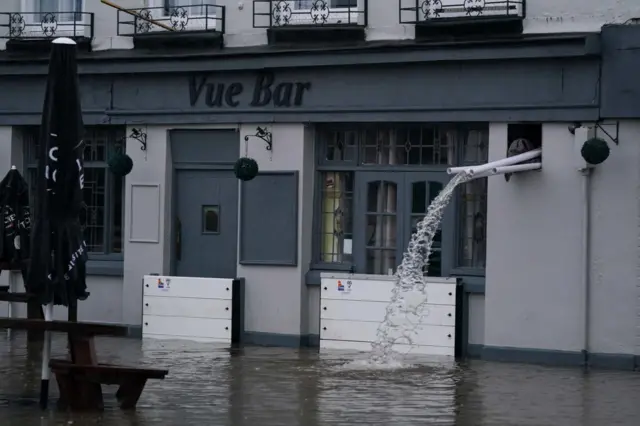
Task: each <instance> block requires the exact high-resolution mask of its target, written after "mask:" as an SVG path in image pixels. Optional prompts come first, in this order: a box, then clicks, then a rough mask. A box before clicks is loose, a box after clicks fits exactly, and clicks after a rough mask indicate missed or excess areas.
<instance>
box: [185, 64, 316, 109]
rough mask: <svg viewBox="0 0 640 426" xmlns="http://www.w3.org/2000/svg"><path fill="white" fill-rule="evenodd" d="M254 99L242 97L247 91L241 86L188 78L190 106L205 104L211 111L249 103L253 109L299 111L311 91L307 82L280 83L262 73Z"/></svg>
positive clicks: (253, 91) (252, 93) (253, 93)
mask: <svg viewBox="0 0 640 426" xmlns="http://www.w3.org/2000/svg"><path fill="white" fill-rule="evenodd" d="M249 90H250V91H251V98H250V100H249V99H248V97H247V96H243V95H244V94H245V92H246V88H245V86H244V84H243V83H242V82H239V81H234V82H231V83H221V82H217V81H215V80H214V79H212V78H210V77H208V76H200V77H197V76H190V77H189V103H190V104H191V106H192V107H194V106H196V105H198V103H201V102H203V103H204V104H205V105H206V106H208V107H211V108H221V107H229V108H235V107H237V106H239V105H240V104H241V103H243V99H244V100H248V102H247V103H248V105H249V106H251V107H266V106H274V107H285V108H286V107H296V106H302V105H303V104H304V95H305V94H306V93H307V92H309V91H310V90H311V82H308V81H280V82H277V81H276V79H275V76H274V75H273V73H270V72H265V73H260V74H258V76H257V77H256V79H255V82H254V83H253V85H252V87H251V88H249Z"/></svg>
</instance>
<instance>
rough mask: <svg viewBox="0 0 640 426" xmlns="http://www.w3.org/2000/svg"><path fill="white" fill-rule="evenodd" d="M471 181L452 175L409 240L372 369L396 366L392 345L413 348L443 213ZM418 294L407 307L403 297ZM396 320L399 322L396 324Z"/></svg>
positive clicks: (373, 353) (372, 356) (463, 176)
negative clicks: (426, 273)
mask: <svg viewBox="0 0 640 426" xmlns="http://www.w3.org/2000/svg"><path fill="white" fill-rule="evenodd" d="M470 179H471V177H470V176H468V175H467V174H466V173H464V172H462V173H459V174H457V175H455V176H454V177H453V178H452V179H451V180H450V181H449V183H448V184H447V186H445V187H444V188H443V189H442V191H440V193H439V194H438V196H437V197H436V198H435V199H434V200H433V202H432V203H431V204H430V205H429V208H428V209H427V214H426V215H425V217H424V219H422V220H421V221H420V222H419V223H418V226H417V230H416V232H415V233H414V234H413V235H412V236H411V240H410V241H409V246H408V247H407V251H406V252H405V253H404V255H403V257H402V263H401V264H400V266H398V271H397V272H396V276H395V277H396V283H395V286H394V288H393V290H392V293H391V301H390V302H389V305H387V310H386V314H385V317H384V319H383V320H382V322H381V323H380V325H379V326H378V331H377V335H376V341H375V342H374V343H372V344H371V348H372V352H371V357H370V360H369V361H370V364H371V365H381V364H385V365H386V364H389V365H394V366H395V365H398V361H397V360H396V359H394V356H393V355H394V351H393V345H395V344H397V343H404V344H409V345H412V344H413V335H414V334H415V333H416V328H417V327H418V324H420V322H421V321H420V319H421V318H422V317H424V316H425V315H426V313H425V312H424V310H425V309H424V308H425V305H426V304H427V289H426V287H427V285H426V281H425V277H424V272H423V271H424V270H425V268H426V267H427V266H429V256H430V255H431V245H432V244H433V238H434V236H435V234H436V232H437V231H438V227H439V226H440V222H441V221H442V215H443V214H444V210H445V208H446V207H447V205H448V204H449V201H450V200H451V197H452V196H453V191H454V190H455V188H456V186H458V185H459V184H461V183H464V182H467V181H468V180H470ZM416 291H417V292H419V293H420V294H419V301H418V303H417V304H416V303H415V302H413V301H412V303H407V301H406V298H405V296H406V295H407V294H408V293H409V292H416ZM408 317H414V318H418V320H417V321H410V320H407V319H408ZM398 318H401V320H400V321H398Z"/></svg>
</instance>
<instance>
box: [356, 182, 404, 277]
mask: <svg viewBox="0 0 640 426" xmlns="http://www.w3.org/2000/svg"><path fill="white" fill-rule="evenodd" d="M357 176H358V177H357V181H356V191H355V193H356V208H355V213H356V215H355V221H354V240H355V241H354V254H355V256H354V259H355V262H356V268H355V269H356V271H357V272H359V273H364V274H379V275H389V274H393V273H395V271H396V267H397V265H398V264H399V263H400V261H401V259H402V258H401V256H402V251H403V247H402V229H403V223H402V219H403V217H402V215H401V214H399V212H401V211H402V207H403V206H402V204H403V199H404V197H403V186H404V185H403V183H404V182H403V181H404V175H403V174H402V173H388V172H366V173H360V174H358V175H357Z"/></svg>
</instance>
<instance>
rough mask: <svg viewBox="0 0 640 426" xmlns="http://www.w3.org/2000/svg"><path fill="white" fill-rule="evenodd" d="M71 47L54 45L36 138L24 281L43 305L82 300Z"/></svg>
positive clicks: (80, 167)
mask: <svg viewBox="0 0 640 426" xmlns="http://www.w3.org/2000/svg"><path fill="white" fill-rule="evenodd" d="M79 89H80V88H79V81H78V70H77V62H76V46H75V43H74V42H73V41H72V40H70V39H66V38H62V39H56V40H54V41H53V43H52V50H51V58H50V62H49V77H48V80H47V88H46V94H45V101H44V108H43V112H42V124H41V126H40V135H39V142H40V144H39V148H40V151H39V159H38V178H37V193H36V201H35V204H36V206H35V212H34V213H35V214H34V217H33V220H32V223H33V232H32V250H31V261H30V267H29V273H28V279H27V286H28V289H29V291H30V292H32V293H34V294H37V295H39V296H40V301H41V303H42V304H47V303H50V302H52V301H53V303H54V304H56V305H64V306H69V304H70V303H74V304H75V301H76V300H84V299H86V297H87V296H88V293H87V291H86V289H87V286H86V268H85V264H86V260H87V246H86V243H85V241H84V237H83V229H82V227H81V225H80V220H79V214H80V211H81V209H82V205H83V193H82V192H83V188H84V164H83V159H82V152H83V148H84V143H83V141H82V137H83V134H84V127H83V123H82V109H81V105H80V90H79Z"/></svg>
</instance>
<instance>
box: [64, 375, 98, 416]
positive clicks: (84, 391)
mask: <svg viewBox="0 0 640 426" xmlns="http://www.w3.org/2000/svg"><path fill="white" fill-rule="evenodd" d="M56 382H57V383H58V390H59V391H60V399H59V400H58V408H59V409H61V410H70V411H102V410H104V400H103V398H102V386H101V385H100V384H99V383H92V382H88V381H85V380H82V379H81V378H80V379H78V378H75V377H73V375H70V374H67V373H56Z"/></svg>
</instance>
